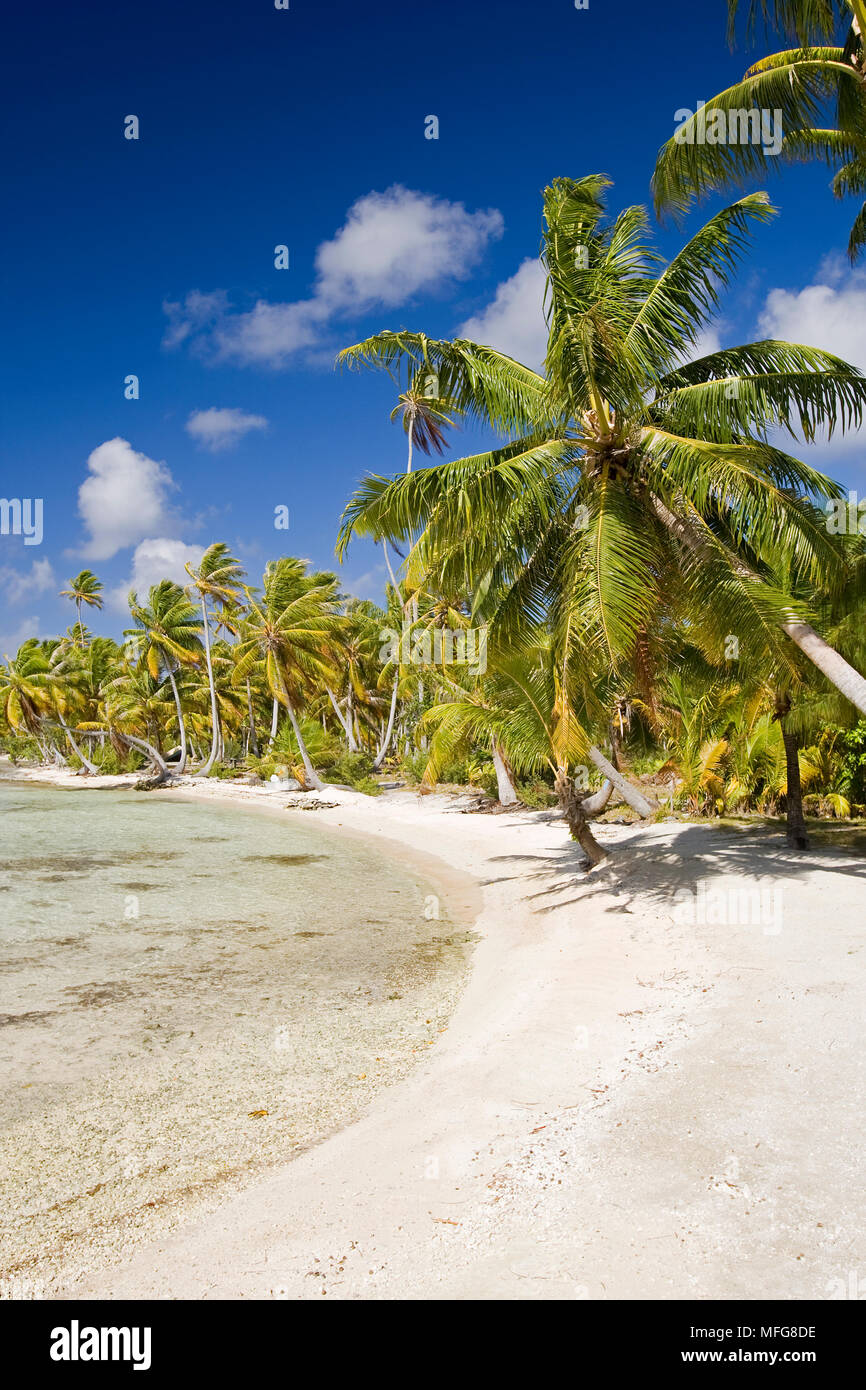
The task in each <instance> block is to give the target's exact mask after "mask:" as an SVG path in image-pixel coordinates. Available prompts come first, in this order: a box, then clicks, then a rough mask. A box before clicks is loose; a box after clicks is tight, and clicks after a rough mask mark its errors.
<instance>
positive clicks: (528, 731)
mask: <svg viewBox="0 0 866 1390" xmlns="http://www.w3.org/2000/svg"><path fill="white" fill-rule="evenodd" d="M562 675H563V669H562V666H561V664H560V661H559V660H558V659H557V654H556V651H555V648H554V646H553V644H551V643H550V642H545V641H544V640H540V641H539V645H537V646H532V645H529V646H527V647H526V648H525V649H524V650H520V651H511V652H506V651H502V652H500V653H498V654H497V655H496V657H495V659H494V661H493V663H492V667H491V669H490V670H489V671H488V673H487V675H486V676H485V677H484V679H482V680H479V681H476V682H475V684H474V686H473V687H469V688H466V689H461V688H460V687H459V686H458V685H457V684H455V683H454V682H452V681H450V680H449V679H448V677H447V676H445V677H440V678H439V679H440V680H441V681H443V683H444V684H445V685H447V686H450V693H449V695H448V697H447V698H446V699H444V700H442V701H440V702H439V703H438V704H435V705H433V706H432V707H431V708H430V709H428V710H427V711H426V712H425V714H424V715H423V717H422V720H421V726H422V727H427V728H431V729H433V730H435V732H434V735H433V738H432V740H431V743H430V753H429V758H428V760H427V765H426V767H425V769H424V780H425V781H427V782H435V781H436V779H437V777H438V775H439V771H440V768H441V766H442V763H443V761H444V760H445V759H447V757H448V756H449V755H450V754H451V753H452V752H453V750H454V748H455V746H456V745H457V744H458V743H461V742H463V743H465V742H467V741H468V742H470V743H472V742H475V743H487V744H488V745H489V746H490V747H491V749H492V751H493V753H494V766H495V767H496V772H497V783H498V786H499V789H500V801H501V802H502V803H503V805H512V804H514V803H515V802H516V801H517V795H516V792H515V790H514V785H513V782H512V781H511V776H510V773H511V769H514V771H516V772H521V773H536V772H539V771H541V770H542V769H544V768H547V769H549V771H550V772H551V773H552V774H553V777H554V785H555V789H556V792H557V795H558V798H559V803H560V807H561V809H562V812H563V815H564V818H565V820H566V821H567V823H568V826H569V830H570V832H571V835H572V838H573V839H575V840H576V841H577V842H578V844H579V845H580V847H581V849H582V850H583V851H584V853H585V854H586V856H587V858H588V859H589V862H590V864H600V863H601V862H602V860H603V859H606V858H607V851H606V850H604V849H602V847H601V845H599V844H598V842H597V840H596V839H595V836H594V835H593V833H592V831H591V829H590V827H589V816H590V815H593V814H597V813H598V811H599V810H602V809H603V808H604V806H605V805H606V804H607V800H608V798H609V797H610V794H611V791H612V788H613V783H612V782H610V781H608V782H606V784H605V787H604V789H603V792H602V793H601V795H600V796H597V797H593V798H589V799H584V798H583V797H582V796H581V795H580V794H579V791H578V789H577V787H576V785H575V773H576V771H577V768H578V767H579V766H582V760H583V758H584V757H585V756H586V754H587V752H588V749H589V745H590V739H589V735H588V733H587V728H586V721H587V717H588V715H589V707H588V705H587V699H586V697H587V694H589V695H590V703H592V694H591V692H588V691H587V689H586V687H585V686H584V685H583V684H582V683H580V676H579V675H578V674H577V672H576V670H575V669H574V668H572V669H571V670H569V671H568V672H566V679H567V680H568V682H569V685H568V688H567V689H564V688H563V686H562V684H561V679H562ZM578 711H579V713H578ZM497 753H498V758H499V763H501V764H502V767H503V769H507V770H508V775H507V776H501V775H500V766H499V765H498V763H497V757H496V755H497ZM506 787H507V788H508V792H507V793H506V795H504V796H503V794H502V792H503V790H504V788H506Z"/></svg>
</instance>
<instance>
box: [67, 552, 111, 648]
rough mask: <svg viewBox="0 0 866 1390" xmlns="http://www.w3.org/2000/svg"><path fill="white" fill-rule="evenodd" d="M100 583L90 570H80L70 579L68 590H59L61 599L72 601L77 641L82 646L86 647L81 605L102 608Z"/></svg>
mask: <svg viewBox="0 0 866 1390" xmlns="http://www.w3.org/2000/svg"><path fill="white" fill-rule="evenodd" d="M102 587H103V586H102V583H101V581H100V580H99V579H97V578H96V575H95V574H93V573H92V572H91V571H90V570H82V571H81V573H80V574H77V575H76V576H75V578H74V579H70V581H69V588H68V589H61V590H60V597H61V598H68V599H72V601H73V603H74V604H75V610H76V612H77V614H78V622H77V631H78V637H77V640H78V641H79V642H80V644H81V645H82V646H87V642H86V641H85V634H84V628H83V626H82V622H81V605H82V603H86V604H87V606H88V608H101V607H102V598H101V594H102Z"/></svg>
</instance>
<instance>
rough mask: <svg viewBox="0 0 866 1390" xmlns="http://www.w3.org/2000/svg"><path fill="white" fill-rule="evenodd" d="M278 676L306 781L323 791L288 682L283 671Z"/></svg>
mask: <svg viewBox="0 0 866 1390" xmlns="http://www.w3.org/2000/svg"><path fill="white" fill-rule="evenodd" d="M278 674H279V677H280V687H281V689H282V695H283V699H284V700H285V702H286V709H287V710H288V711H289V718H290V719H291V721H292V728H293V729H294V731H295V739H296V740H297V744H298V752H299V753H300V755H301V762H302V763H303V764H304V780H305V781H306V783H307V785H308V786H310V787H314V788H315V790H316V791H322V790H323V788H324V785H325V784H324V782H323V781H322V779H321V777H320V776H319V774H318V773H317V771H316V769H315V768H314V767H313V764H312V760H311V758H310V754H309V752H308V750H307V745H306V744H305V743H304V736H303V734H302V733H301V726H300V724H299V723H298V717H297V715H296V714H295V710H294V706H293V705H292V702H291V700H290V699H289V692H288V690H287V689H286V682H285V681H284V680H283V674H282V672H281V671H279V672H278Z"/></svg>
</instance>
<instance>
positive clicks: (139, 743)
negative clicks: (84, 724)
mask: <svg viewBox="0 0 866 1390" xmlns="http://www.w3.org/2000/svg"><path fill="white" fill-rule="evenodd" d="M75 732H76V733H85V732H92V733H107V734H108V735H109V736H110V738H111V740H112V743H114V742H115V741H118V742H120V743H131V744H132V746H133V748H138V749H140V750H141V752H142V753H146V754H147V756H148V757H149V758H150V760H151V762H152V763H153V765H154V767H155V768H156V769H157V770H158V772H159V773H160V781H161V782H167V781H169V780H170V778H171V772H170V771H169V768H168V765H167V763H166V761H165V759H164V758H163V756H162V754H161V753H160V752H159V751H158V750H157V749H156V748H154V746H153V744H152V743H148V741H147V739H145V738H135V737H134V736H133V735H132V734H123V733H121V732H120V730H119V729H105V730H102V729H93V730H84V729H76V730H75Z"/></svg>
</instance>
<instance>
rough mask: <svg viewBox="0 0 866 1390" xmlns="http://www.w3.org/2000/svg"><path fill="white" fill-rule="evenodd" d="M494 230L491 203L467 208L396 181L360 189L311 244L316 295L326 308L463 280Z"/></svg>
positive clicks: (390, 299)
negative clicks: (338, 221) (339, 221)
mask: <svg viewBox="0 0 866 1390" xmlns="http://www.w3.org/2000/svg"><path fill="white" fill-rule="evenodd" d="M502 230H503V221H502V214H501V213H500V212H497V211H496V209H495V208H488V209H487V211H485V212H472V213H470V212H467V211H466V208H465V207H464V206H463V204H462V203H449V202H447V201H446V200H444V199H441V198H434V197H431V195H430V194H425V193H415V192H413V191H412V190H411V189H409V188H403V187H402V186H401V185H400V184H395V185H394V187H393V188H389V189H388V190H387V191H386V192H385V193H368V194H367V196H366V197H365V198H359V199H358V201H357V202H356V203H354V204H353V205H352V207H351V208H350V209H349V212H348V215H347V217H346V221H345V224H344V225H343V226H342V227H341V228H340V230H339V232H338V233H337V235H336V236H335V237H334V239H333V240H332V241H326V242H325V243H324V244H323V245H322V246H320V247H319V249H318V252H317V253H316V269H317V270H318V272H319V279H318V284H317V288H316V295H317V297H318V298H319V299H321V300H323V301H324V302H325V303H326V304H327V305H328V306H329V307H330V308H331V309H332V310H333V309H337V308H349V307H352V308H354V307H356V306H358V305H363V304H368V305H371V304H381V305H383V306H384V307H385V308H393V307H395V306H396V305H398V304H405V303H406V301H407V300H409V299H411V298H412V297H413V296H414V295H416V294H418V293H419V292H420V291H421V290H425V289H431V288H433V287H435V286H437V285H439V284H441V283H444V282H446V281H448V280H461V279H463V278H464V277H465V276H466V275H467V273H468V272H469V270H470V269H471V268H472V266H473V265H475V264H476V262H477V261H478V259H479V257H480V256H481V254H482V252H483V251H484V250H485V249H486V247H487V244H488V242H489V241H490V240H491V239H495V238H497V237H500V236H501V235H502Z"/></svg>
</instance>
